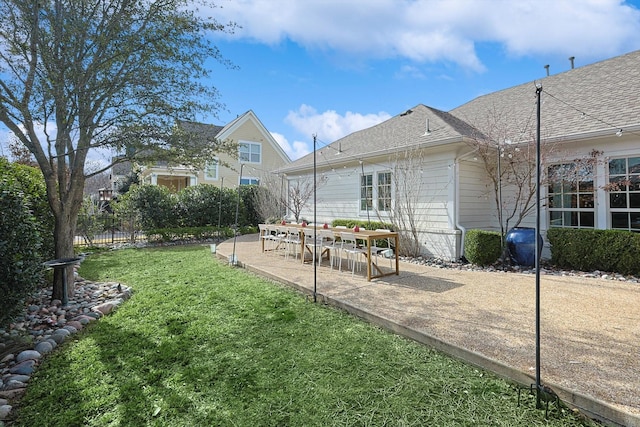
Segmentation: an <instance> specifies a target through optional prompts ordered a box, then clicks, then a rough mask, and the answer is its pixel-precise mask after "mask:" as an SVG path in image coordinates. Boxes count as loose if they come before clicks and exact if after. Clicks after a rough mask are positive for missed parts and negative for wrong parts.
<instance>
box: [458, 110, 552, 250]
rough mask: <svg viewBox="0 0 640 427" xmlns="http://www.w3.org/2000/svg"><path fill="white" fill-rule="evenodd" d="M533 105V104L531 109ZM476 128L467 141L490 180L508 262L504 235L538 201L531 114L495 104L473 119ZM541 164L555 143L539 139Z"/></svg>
mask: <svg viewBox="0 0 640 427" xmlns="http://www.w3.org/2000/svg"><path fill="white" fill-rule="evenodd" d="M533 108H535V105H532V113H533ZM474 124H475V125H476V132H475V134H474V135H473V138H472V142H471V143H470V145H471V146H472V147H473V149H474V152H475V154H476V155H477V157H478V158H479V159H480V160H481V161H482V164H483V166H484V169H485V172H486V176H487V178H488V179H489V181H490V182H491V189H490V192H491V194H492V197H493V199H494V202H495V207H496V215H497V219H498V224H499V227H500V234H501V236H502V241H503V254H502V261H503V262H507V261H508V256H507V252H506V251H507V248H506V245H504V239H505V236H506V234H507V232H508V231H509V230H510V229H511V228H513V227H517V226H519V225H520V224H521V223H522V221H523V220H524V219H525V218H527V216H529V215H531V214H532V213H533V212H534V211H535V209H536V207H537V206H538V203H543V201H542V200H540V201H538V200H537V199H536V190H537V177H536V172H537V171H536V170H537V140H536V137H535V131H536V123H535V119H534V116H533V114H531V115H529V116H516V115H515V113H514V112H512V111H509V110H507V109H504V108H500V107H497V106H494V107H493V108H492V109H489V110H486V111H485V112H484V115H483V116H482V117H481V118H480V119H479V120H476V121H475V123H474ZM540 150H541V164H543V165H544V164H545V163H546V162H547V160H548V159H549V158H550V157H552V155H553V152H554V147H553V145H551V144H545V143H544V138H543V140H542V141H541V147H540ZM541 174H542V176H541V177H540V182H541V184H544V183H545V182H547V178H546V170H545V167H544V166H542V167H541Z"/></svg>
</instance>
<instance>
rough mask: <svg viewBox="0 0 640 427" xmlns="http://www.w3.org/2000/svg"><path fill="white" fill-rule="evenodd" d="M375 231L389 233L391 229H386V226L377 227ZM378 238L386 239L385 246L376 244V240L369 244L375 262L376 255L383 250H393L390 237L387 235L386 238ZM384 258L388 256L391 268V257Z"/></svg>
mask: <svg viewBox="0 0 640 427" xmlns="http://www.w3.org/2000/svg"><path fill="white" fill-rule="evenodd" d="M376 231H380V232H384V233H391V230H387V229H386V228H377V229H376ZM378 240H386V242H387V246H377V245H376V244H377V241H374V242H373V245H371V255H373V256H375V257H376V264H377V263H378V255H380V254H381V253H383V252H384V251H388V250H390V251H393V249H392V245H391V238H390V237H387V238H386V239H378ZM385 258H389V267H392V268H393V260H392V257H385Z"/></svg>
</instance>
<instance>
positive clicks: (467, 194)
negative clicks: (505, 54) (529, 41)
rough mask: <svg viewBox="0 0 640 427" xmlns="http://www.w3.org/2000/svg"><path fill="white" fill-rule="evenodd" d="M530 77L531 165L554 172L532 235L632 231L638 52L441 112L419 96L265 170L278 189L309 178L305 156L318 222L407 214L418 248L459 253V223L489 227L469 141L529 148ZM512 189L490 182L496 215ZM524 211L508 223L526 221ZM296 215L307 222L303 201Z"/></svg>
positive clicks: (636, 209) (639, 193)
mask: <svg viewBox="0 0 640 427" xmlns="http://www.w3.org/2000/svg"><path fill="white" fill-rule="evenodd" d="M536 83H537V84H541V85H542V92H541V94H540V96H541V108H540V110H541V116H540V121H539V123H540V125H539V129H540V135H541V141H542V144H541V147H544V152H545V154H544V160H543V162H542V166H541V170H542V172H543V174H544V175H546V173H547V172H549V173H550V174H552V173H555V174H556V175H557V173H558V171H564V172H565V174H564V175H563V176H562V177H561V179H559V180H557V181H555V182H550V181H549V182H545V183H543V185H541V186H540V191H541V199H542V203H541V233H542V234H543V235H544V233H545V231H546V230H547V229H548V228H549V227H572V228H595V229H620V230H630V231H635V232H640V101H639V100H638V96H639V94H640V51H636V52H632V53H629V54H627V55H623V56H619V57H616V58H612V59H609V60H606V61H602V62H598V63H595V64H591V65H587V66H584V67H580V68H575V69H573V68H572V69H570V70H569V71H566V72H563V73H560V74H557V75H552V76H547V77H544V78H541V79H539V80H536V81H535V82H529V83H526V84H522V85H519V86H515V87H512V88H508V89H505V90H501V91H498V92H494V93H490V94H487V95H484V96H480V97H478V98H476V99H473V100H472V101H470V102H468V103H466V104H464V105H461V106H459V107H457V108H455V109H453V110H451V111H449V112H443V111H440V110H437V109H434V108H430V107H428V106H425V105H422V104H419V105H417V106H415V107H412V108H411V109H409V110H407V111H405V112H403V113H401V114H398V115H396V116H395V117H392V118H391V119H389V120H387V121H385V122H383V123H380V124H378V125H376V126H373V127H371V128H368V129H364V130H361V131H358V132H354V133H352V134H350V135H347V136H346V137H344V138H341V139H339V140H337V141H334V142H333V143H331V144H330V145H328V146H325V147H321V148H319V149H318V150H317V151H316V152H315V153H312V154H310V155H307V156H305V157H303V158H301V159H299V160H297V161H294V162H292V163H291V164H289V165H287V166H285V167H282V168H280V169H279V170H278V171H277V172H278V173H279V174H281V175H282V176H286V179H287V180H288V183H289V185H290V186H295V185H296V184H297V183H298V182H300V181H301V180H311V182H313V176H314V170H313V164H314V155H315V159H316V171H315V172H316V177H317V178H318V181H316V182H321V184H319V185H318V186H317V189H316V200H317V203H316V215H317V221H318V222H320V223H323V222H330V221H331V220H333V219H335V218H353V219H359V220H361V221H365V222H366V221H367V220H382V221H388V220H390V219H392V217H394V216H395V218H396V219H397V218H398V215H402V216H404V219H405V220H406V219H407V218H406V217H407V216H412V217H413V218H412V220H413V221H415V224H416V225H415V229H416V230H417V231H418V236H419V237H418V239H417V240H418V241H419V244H420V251H421V253H423V254H424V255H427V256H433V257H440V258H446V259H459V258H460V257H461V256H462V255H463V250H464V248H463V242H464V233H465V231H466V230H469V229H485V230H500V228H501V227H500V221H499V214H498V212H499V211H500V210H499V209H498V208H497V205H498V204H497V203H496V197H495V196H494V193H495V190H494V188H495V187H494V183H493V181H492V180H491V177H489V176H488V173H487V170H486V168H485V167H484V166H483V162H482V161H480V160H479V157H480V156H479V150H480V149H481V148H482V147H480V146H479V144H478V141H479V140H482V141H484V142H487V141H488V142H489V143H490V144H491V143H493V144H494V145H493V147H494V148H493V149H495V158H499V157H500V156H501V155H502V156H504V154H505V153H506V152H507V151H508V150H520V149H525V148H527V147H528V148H530V147H531V146H533V147H535V146H536V144H535V141H536V132H537V130H538V120H537V114H536V106H537V93H536ZM484 148H485V149H486V147H484ZM534 152H535V150H534ZM501 153H502V154H501ZM519 154H522V153H519ZM532 155H533V154H532ZM534 164H535V162H534ZM569 172H571V173H569ZM320 177H322V179H321V180H320ZM533 178H535V177H533ZM534 187H535V181H534ZM516 190H517V188H516V187H515V186H513V185H511V184H510V183H507V182H505V183H504V188H502V187H501V192H502V193H503V194H501V198H500V200H502V202H503V207H504V210H505V211H507V210H508V209H509V208H510V206H506V204H507V203H508V201H509V200H512V197H513V196H514V192H515V191H516ZM408 199H409V200H408ZM400 205H402V208H403V209H404V211H402V212H400V211H399V209H397V208H398V207H400ZM407 212H408V213H407ZM534 213H535V209H534V210H533V211H531V212H529V213H528V214H527V215H525V217H524V219H523V220H522V221H521V222H520V224H519V225H520V226H529V227H533V226H535V214H534ZM302 217H304V218H307V219H312V218H313V206H312V205H311V204H310V203H308V204H307V205H306V206H305V208H304V210H303V212H302ZM404 222H405V223H406V222H407V221H404ZM503 224H504V222H503ZM514 225H516V224H513V223H511V224H510V226H509V227H511V226H514ZM401 244H402V243H401ZM544 255H546V256H548V248H546V249H545V253H544Z"/></svg>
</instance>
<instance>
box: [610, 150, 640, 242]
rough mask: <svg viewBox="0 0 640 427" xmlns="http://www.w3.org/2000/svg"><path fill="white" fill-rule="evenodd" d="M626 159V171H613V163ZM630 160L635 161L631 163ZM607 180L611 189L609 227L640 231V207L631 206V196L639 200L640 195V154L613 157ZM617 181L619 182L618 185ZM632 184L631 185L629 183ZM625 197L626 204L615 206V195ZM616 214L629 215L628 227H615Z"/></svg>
mask: <svg viewBox="0 0 640 427" xmlns="http://www.w3.org/2000/svg"><path fill="white" fill-rule="evenodd" d="M621 160H623V161H624V172H623V173H620V171H617V172H619V173H611V172H612V170H611V163H612V162H618V163H619V162H620V161H621ZM630 161H633V162H634V163H633V164H631V165H630ZM607 182H608V186H609V187H610V188H609V191H607V193H608V194H607V196H608V197H607V209H608V217H609V227H610V228H611V229H614V230H627V231H634V232H636V233H637V232H640V207H631V204H632V203H631V198H632V197H633V198H634V199H635V200H637V199H638V198H639V197H640V154H638V155H636V156H625V157H617V158H611V159H609V161H608V162H607ZM616 182H618V183H619V184H618V185H616ZM627 184H631V185H627ZM616 196H617V197H621V196H622V197H624V204H625V206H624V207H622V206H613V207H612V205H614V204H615V203H612V201H613V199H614V197H616ZM614 215H618V216H623V215H626V217H627V225H626V227H620V226H617V227H614V220H613V217H614Z"/></svg>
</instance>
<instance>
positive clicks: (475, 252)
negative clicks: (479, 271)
mask: <svg viewBox="0 0 640 427" xmlns="http://www.w3.org/2000/svg"><path fill="white" fill-rule="evenodd" d="M501 241H502V236H501V235H500V233H498V232H496V231H484V230H469V231H467V232H466V233H465V236H464V255H465V257H466V258H467V261H469V262H470V263H472V264H476V265H482V266H485V265H491V264H493V263H495V262H496V261H498V259H500V255H501V254H502V249H501V248H502V245H501Z"/></svg>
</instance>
